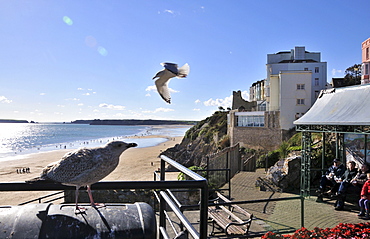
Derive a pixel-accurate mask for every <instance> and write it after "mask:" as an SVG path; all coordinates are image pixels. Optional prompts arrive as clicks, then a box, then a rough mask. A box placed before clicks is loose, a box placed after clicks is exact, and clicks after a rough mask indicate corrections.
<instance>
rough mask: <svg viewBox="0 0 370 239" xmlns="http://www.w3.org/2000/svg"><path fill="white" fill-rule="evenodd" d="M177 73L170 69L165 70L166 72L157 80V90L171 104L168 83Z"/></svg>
mask: <svg viewBox="0 0 370 239" xmlns="http://www.w3.org/2000/svg"><path fill="white" fill-rule="evenodd" d="M175 76H176V75H175V74H173V73H172V72H170V71H167V70H164V74H162V75H161V76H160V77H159V78H158V79H157V80H156V81H155V86H156V87H157V91H158V93H159V95H160V96H161V97H162V99H164V101H166V102H167V103H169V104H171V95H170V90H169V89H168V83H169V81H170V79H171V78H173V77H175Z"/></svg>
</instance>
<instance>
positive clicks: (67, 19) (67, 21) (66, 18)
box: [63, 16, 73, 26]
mask: <svg viewBox="0 0 370 239" xmlns="http://www.w3.org/2000/svg"><path fill="white" fill-rule="evenodd" d="M63 22H65V23H66V24H67V25H69V26H71V25H72V24H73V21H72V19H70V18H69V17H67V16H64V17H63Z"/></svg>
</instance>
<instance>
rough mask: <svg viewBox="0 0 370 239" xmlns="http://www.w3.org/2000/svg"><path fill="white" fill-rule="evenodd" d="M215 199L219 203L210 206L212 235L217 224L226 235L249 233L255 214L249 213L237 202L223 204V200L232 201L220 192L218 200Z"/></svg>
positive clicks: (209, 214)
mask: <svg viewBox="0 0 370 239" xmlns="http://www.w3.org/2000/svg"><path fill="white" fill-rule="evenodd" d="M215 201H216V203H217V204H219V205H216V206H210V207H208V217H209V218H210V219H211V220H212V232H211V233H210V235H214V229H215V226H216V225H217V226H218V227H219V228H221V229H222V231H223V232H225V233H226V235H247V234H248V232H249V228H250V226H251V224H252V218H253V214H250V213H248V212H247V211H245V210H244V209H243V208H241V207H239V206H238V205H235V204H234V205H231V206H229V205H227V206H223V205H222V203H223V202H227V203H229V202H231V201H230V200H229V199H227V198H226V197H225V196H223V195H222V194H220V193H218V192H217V200H215ZM228 208H230V209H228ZM239 215H240V216H239ZM240 217H242V218H243V219H241V218H240Z"/></svg>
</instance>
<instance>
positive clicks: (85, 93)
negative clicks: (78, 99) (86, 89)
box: [82, 93, 90, 95]
mask: <svg viewBox="0 0 370 239" xmlns="http://www.w3.org/2000/svg"><path fill="white" fill-rule="evenodd" d="M82 95H90V93H84V94H82Z"/></svg>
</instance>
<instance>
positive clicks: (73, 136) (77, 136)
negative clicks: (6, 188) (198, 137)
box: [0, 123, 190, 161]
mask: <svg viewBox="0 0 370 239" xmlns="http://www.w3.org/2000/svg"><path fill="white" fill-rule="evenodd" d="M189 128H190V126H189V127H180V126H179V127H174V126H172V127H168V128H167V127H164V128H155V127H151V126H124V125H87V124H57V123H37V124H31V123H30V124H26V123H25V124H23V123H1V124H0V161H4V160H12V159H20V158H22V157H24V156H25V155H27V154H31V153H38V152H46V151H52V150H59V149H76V148H80V147H96V146H102V145H104V144H106V143H107V142H109V141H112V140H123V141H125V142H135V143H137V144H138V147H150V146H155V145H158V144H160V143H163V142H165V141H166V140H167V139H166V138H161V137H159V136H158V137H151V138H140V137H139V138H130V137H132V136H148V135H166V136H169V137H177V136H184V135H185V132H186V131H187V130H188V129H189Z"/></svg>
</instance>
